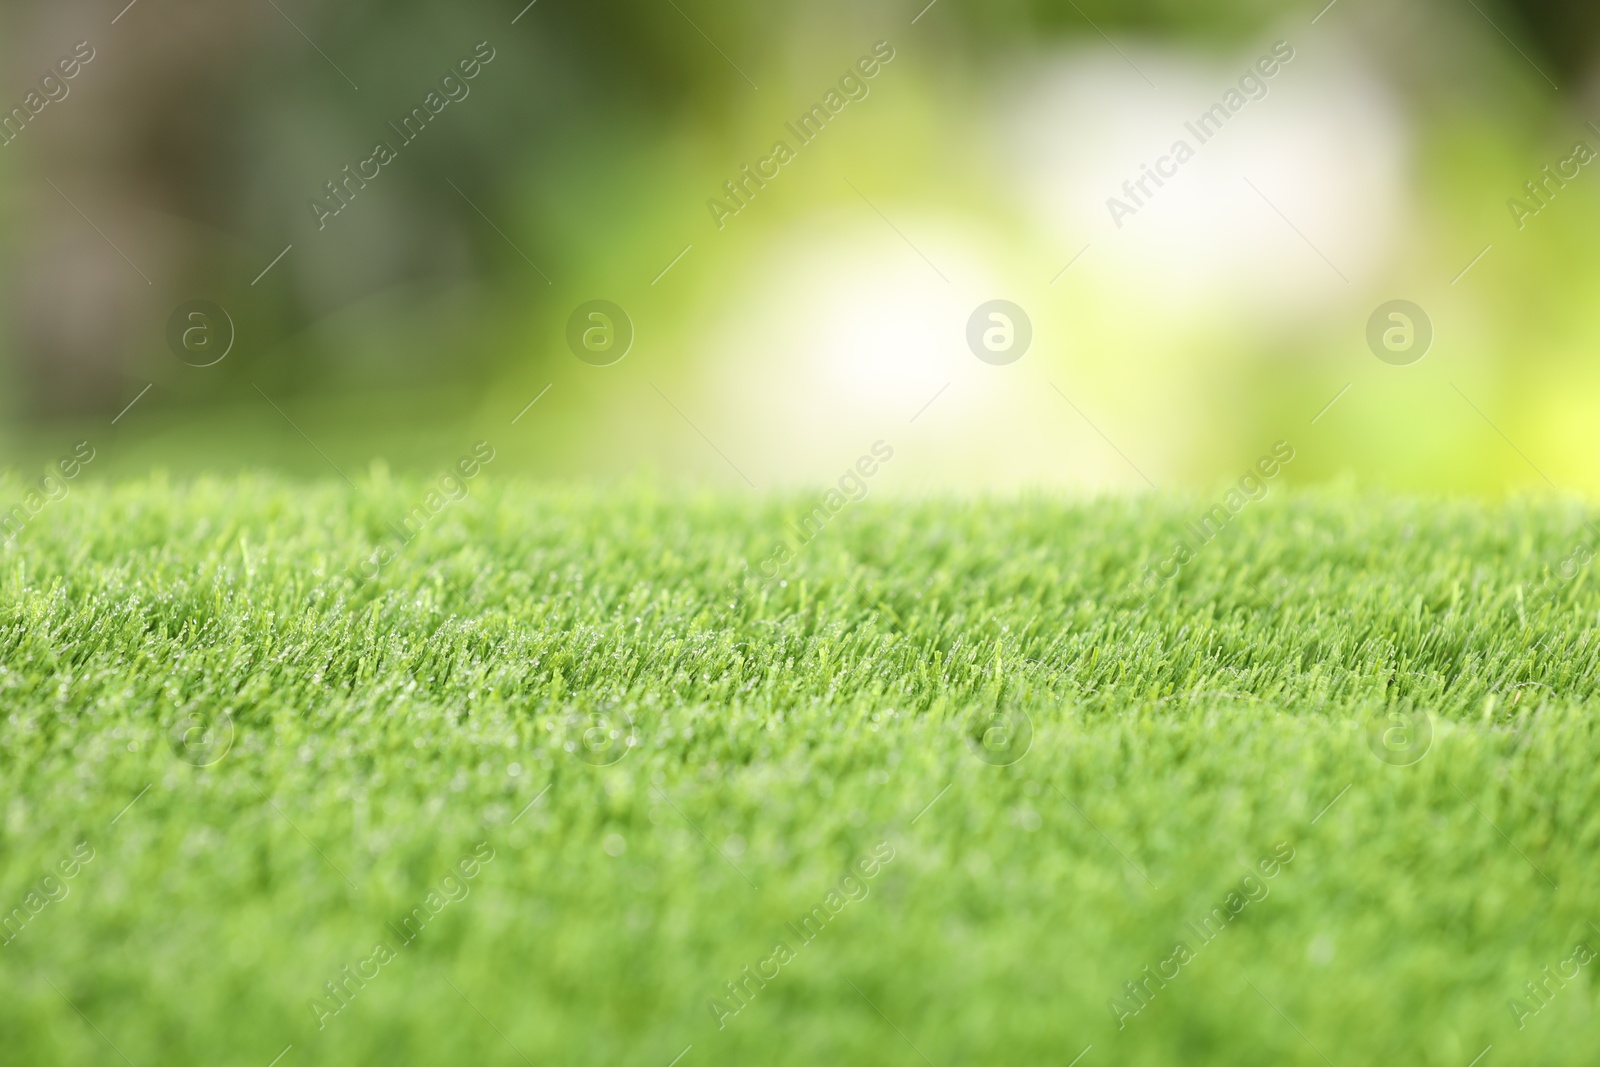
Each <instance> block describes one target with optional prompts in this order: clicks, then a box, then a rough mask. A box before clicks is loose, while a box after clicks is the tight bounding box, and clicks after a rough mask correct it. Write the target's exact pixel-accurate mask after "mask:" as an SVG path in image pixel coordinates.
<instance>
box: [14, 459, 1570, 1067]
mask: <svg viewBox="0 0 1600 1067" xmlns="http://www.w3.org/2000/svg"><path fill="white" fill-rule="evenodd" d="M9 488H10V489H11V490H13V491H16V490H18V487H17V486H16V485H15V484H14V483H12V484H10V485H9ZM428 490H429V486H428V484H427V483H424V482H421V481H405V480H396V479H387V478H383V477H379V476H374V477H373V478H372V479H371V480H369V481H367V482H366V483H365V484H363V485H362V486H361V487H360V488H359V489H356V490H352V489H350V488H349V487H347V486H345V485H344V484H343V483H338V484H308V483H298V482H290V481H285V480H280V479H275V478H269V477H241V478H231V479H215V480H201V481H196V482H187V483H183V484H170V483H168V482H166V481H164V480H162V479H160V478H155V479H150V480H146V481H143V482H138V483H124V484H118V485H110V484H91V483H88V482H84V483H81V484H79V485H77V486H75V487H74V488H73V489H72V490H71V493H70V495H69V496H68V497H67V498H66V499H64V500H60V501H58V502H54V503H51V504H50V505H49V506H48V507H47V508H45V509H44V510H42V511H41V512H40V513H39V514H38V515H37V516H35V517H34V518H33V519H32V520H31V521H30V522H29V523H28V525H27V527H26V528H25V529H24V530H22V531H21V533H20V534H18V536H16V537H15V538H14V539H13V540H12V541H11V542H10V543H9V545H7V547H6V548H5V549H4V551H3V555H0V589H3V605H4V617H3V627H0V701H3V712H4V720H3V723H4V725H3V730H4V743H3V745H0V782H3V785H4V798H5V811H4V823H3V830H0V909H3V911H4V919H5V922H6V924H7V927H6V929H5V931H4V933H3V935H0V941H3V944H0V989H4V991H5V994H6V995H5V996H4V997H0V1035H3V1041H0V1061H4V1062H7V1063H19V1064H105V1063H112V1062H117V1063H121V1062H124V1061H127V1062H129V1063H132V1064H136V1065H138V1067H145V1065H154V1064H158V1063H185V1064H187V1063H195V1064H199V1063H206V1064H239V1065H245V1067H268V1064H270V1063H273V1062H274V1057H277V1056H279V1055H280V1054H282V1057H283V1058H282V1059H281V1060H279V1061H276V1062H277V1063H278V1064H279V1065H280V1067H298V1065H301V1064H330V1065H331V1064H339V1065H344V1064H354V1063H417V1064H424V1063H426V1064H435V1063H502V1064H521V1063H531V1064H539V1065H543V1064H551V1063H594V1064H599V1063H631V1064H640V1065H643V1067H668V1065H669V1064H670V1063H673V1062H676V1063H677V1064H678V1065H679V1067H701V1065H705V1064H747V1063H762V1064H816V1063H862V1064H865V1063H872V1064H906V1065H911V1064H921V1063H928V1064H933V1065H937V1067H953V1065H957V1064H1002V1063H1003V1064H1032V1063H1038V1064H1059V1065H1066V1064H1068V1063H1071V1062H1077V1063H1079V1064H1080V1067H1099V1065H1102V1064H1105V1065H1110V1064H1179V1063H1182V1064H1219V1065H1220V1064H1227V1065H1249V1064H1324V1063H1331V1064H1335V1065H1339V1067H1345V1065H1352V1067H1353V1065H1357V1064H1369V1063H1408V1064H1426V1065H1433V1064H1438V1065H1444V1067H1467V1064H1468V1063H1469V1061H1473V1058H1474V1057H1475V1056H1478V1055H1479V1054H1480V1052H1481V1051H1482V1050H1484V1049H1485V1047H1486V1046H1491V1045H1492V1046H1493V1047H1492V1048H1491V1049H1490V1050H1489V1051H1488V1052H1487V1054H1486V1055H1485V1057H1484V1058H1483V1060H1481V1061H1479V1062H1481V1064H1482V1067H1494V1065H1497V1064H1507V1063H1529V1064H1532V1063H1538V1064H1592V1063H1593V1062H1594V1057H1595V1054H1594V1051H1593V1050H1594V1048H1595V1047H1596V1045H1597V1043H1600V1023H1597V1021H1596V1019H1595V1010H1594V1009H1595V1006H1596V991H1595V987H1594V983H1593V981H1592V979H1593V977H1594V974H1595V972H1596V970H1597V969H1600V964H1596V963H1594V962H1592V955H1593V954H1592V952H1591V951H1590V950H1589V946H1595V947H1597V948H1600V929H1597V928H1596V926H1595V925H1591V923H1597V924H1600V899H1597V897H1596V894H1595V886H1596V882H1597V878H1596V876H1597V874H1600V849H1597V845H1600V817H1597V812H1596V808H1597V800H1600V774H1597V771H1596V758H1597V756H1600V734H1597V731H1596V727H1595V713H1596V709H1597V702H1596V692H1595V682H1594V677H1595V666H1596V654H1597V642H1596V632H1595V631H1596V625H1597V620H1600V595H1597V593H1596V590H1595V587H1594V582H1593V580H1592V578H1591V575H1590V573H1589V569H1588V567H1587V565H1586V564H1574V563H1573V562H1572V560H1573V557H1574V546H1578V545H1587V544H1592V541H1593V536H1594V535H1593V533H1592V531H1591V530H1590V528H1589V527H1588V526H1587V525H1586V522H1585V520H1586V515H1585V513H1584V512H1583V510H1582V509H1581V507H1579V506H1577V505H1574V504H1571V503H1562V502H1557V501H1532V500H1528V501H1514V502H1510V503H1502V504H1485V503H1473V502H1462V501H1454V502H1452V501H1439V500H1433V501H1422V500H1408V499H1397V498H1392V497H1373V496H1361V495H1355V494H1350V493H1341V492H1324V493H1309V492H1298V493H1295V492H1287V491H1279V492H1278V493H1276V494H1274V495H1273V496H1272V497H1270V498H1269V499H1268V500H1266V501H1264V502H1261V503H1259V504H1252V505H1250V507H1249V508H1247V509H1246V510H1245V512H1244V513H1243V514H1241V515H1240V516H1239V517H1238V518H1237V519H1235V520H1234V521H1233V522H1232V523H1231V524H1230V525H1229V526H1228V527H1227V528H1226V529H1224V530H1223V531H1222V532H1221V533H1220V534H1219V535H1217V536H1216V537H1215V538H1214V539H1213V540H1212V541H1211V542H1210V543H1208V544H1206V545H1204V546H1203V548H1202V549H1201V550H1200V551H1198V552H1196V553H1195V555H1194V558H1193V559H1192V560H1191V561H1189V562H1188V563H1187V564H1186V565H1185V566H1184V567H1183V568H1182V569H1181V570H1180V571H1179V572H1178V573H1177V575H1176V577H1174V578H1173V579H1172V580H1170V581H1167V582H1164V583H1151V582H1148V581H1147V580H1145V574H1144V571H1143V568H1144V567H1145V566H1146V565H1148V564H1151V563H1153V562H1155V561H1158V560H1160V559H1163V558H1166V557H1168V556H1169V555H1170V554H1171V546H1172V544H1173V541H1174V539H1175V538H1177V537H1180V536H1183V530H1184V528H1185V524H1186V523H1189V522H1190V521H1192V520H1194V519H1195V518H1196V517H1197V515H1198V514H1201V513H1203V512H1204V511H1205V509H1206V508H1207V507H1208V506H1209V502H1207V501H1204V500H1201V499H1199V498H1196V499H1193V500H1187V499H1181V498H1168V497H1152V498H1145V499H1136V500H1127V499H1118V500H1102V501H1097V502H1081V501H1080V502H1076V503H1073V502H1067V501H1062V500H1059V499H1053V498H1048V497H1034V498H1022V499H1017V500H1009V501H984V502H958V501H949V500H889V499H880V498H877V497H873V498H870V499H868V500H866V501H863V502H860V503H855V504H851V505H849V506H848V507H847V508H845V510H844V511H842V512H841V513H840V514H838V515H836V516H833V517H832V518H831V521H830V522H829V523H828V525H827V527H826V528H825V529H824V530H822V532H821V533H820V534H818V535H816V536H814V537H809V538H805V539H804V540H806V543H805V544H804V545H803V546H802V547H799V548H798V551H797V552H796V553H795V558H794V559H793V560H791V561H790V562H788V563H787V564H786V565H785V566H784V567H783V569H782V573H781V575H780V577H779V578H778V579H777V580H775V581H765V580H763V579H762V577H761V576H760V574H759V573H758V572H759V568H758V567H757V561H762V560H766V559H768V558H770V557H771V556H772V555H773V548H774V545H775V544H776V543H778V542H779V541H780V539H783V538H786V537H788V538H789V539H790V540H800V539H797V538H795V537H794V536H793V533H792V527H791V526H790V524H791V523H792V522H793V521H794V520H795V519H796V518H797V517H799V516H800V515H802V514H803V513H805V512H806V511H807V509H809V508H810V507H811V506H812V504H813V503H814V502H815V501H814V500H812V499H811V498H809V497H804V496H796V497H793V498H758V497H754V496H751V497H737V496H731V495H730V496H709V495H707V496H696V495H684V494H675V493H671V492H662V491H656V490H653V489H651V488H649V487H646V486H638V485H634V486H626V487H622V488H615V489H611V490H607V491H603V492H602V491H598V490H593V491H579V490H571V491H564V490H553V489H541V488H537V487H533V486H529V485H519V484H517V483H515V482H512V481H505V482H492V481H490V480H487V479H485V480H483V482H481V483H480V484H475V485H473V486H472V492H471V495H470V496H469V497H467V498H466V499H464V500H462V501H460V502H458V503H453V504H451V505H449V506H448V507H446V508H445V509H444V510H443V511H442V512H441V513H440V514H439V515H438V516H436V517H434V518H432V519H431V520H430V521H429V523H428V524H427V528H426V529H424V530H423V531H422V532H421V533H420V534H418V535H417V536H415V537H414V538H413V539H412V540H411V541H410V542H409V543H404V544H403V543H402V541H401V538H400V536H399V535H398V534H397V533H396V532H395V530H396V526H395V524H396V523H397V522H398V521H399V520H401V518H402V517H403V516H405V515H407V514H408V513H410V512H411V511H412V510H413V509H414V507H415V506H416V504H417V502H418V500H419V499H424V498H425V494H426V493H427V492H428ZM385 544H387V545H388V546H390V548H391V549H392V551H391V552H390V553H389V558H388V559H387V560H386V561H385V562H384V564H383V565H382V567H381V569H379V570H378V576H377V578H376V579H373V580H367V573H369V572H370V571H372V570H373V569H374V568H373V567H371V566H367V567H364V566H363V561H367V560H371V559H372V558H373V557H372V553H373V552H374V550H375V549H376V548H377V547H378V546H380V545H385ZM1584 558H1586V554H1585V556H1584ZM746 561H750V562H749V566H750V569H749V570H746V569H745V562H746ZM1563 571H1566V572H1569V573H1570V575H1571V576H1570V577H1568V576H1567V575H1566V574H1563V573H1562V572H1563ZM69 872H70V874H69ZM1180 943H1181V945H1182V947H1181V949H1180V947H1179V945H1180ZM1580 946H1581V947H1580ZM347 968H348V970H347ZM747 968H748V970H747ZM1146 968H1148V970H1147V969H1146ZM1545 968H1549V970H1548V971H1546V970H1545ZM1529 982H1533V983H1536V984H1537V985H1536V987H1535V988H1534V989H1530V988H1529V986H1528V985H1527V984H1526V983H1529ZM329 983H332V987H331V988H332V992H330V985H329ZM730 983H731V987H730ZM1127 983H1137V989H1130V988H1129V986H1128V984H1127ZM335 994H337V995H335ZM1085 1049H1087V1051H1085ZM285 1050H286V1051H285ZM679 1056H681V1059H677V1060H675V1059H674V1058H675V1057H679ZM1080 1056H1081V1059H1079V1060H1076V1061H1075V1060H1074V1057H1080Z"/></svg>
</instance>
